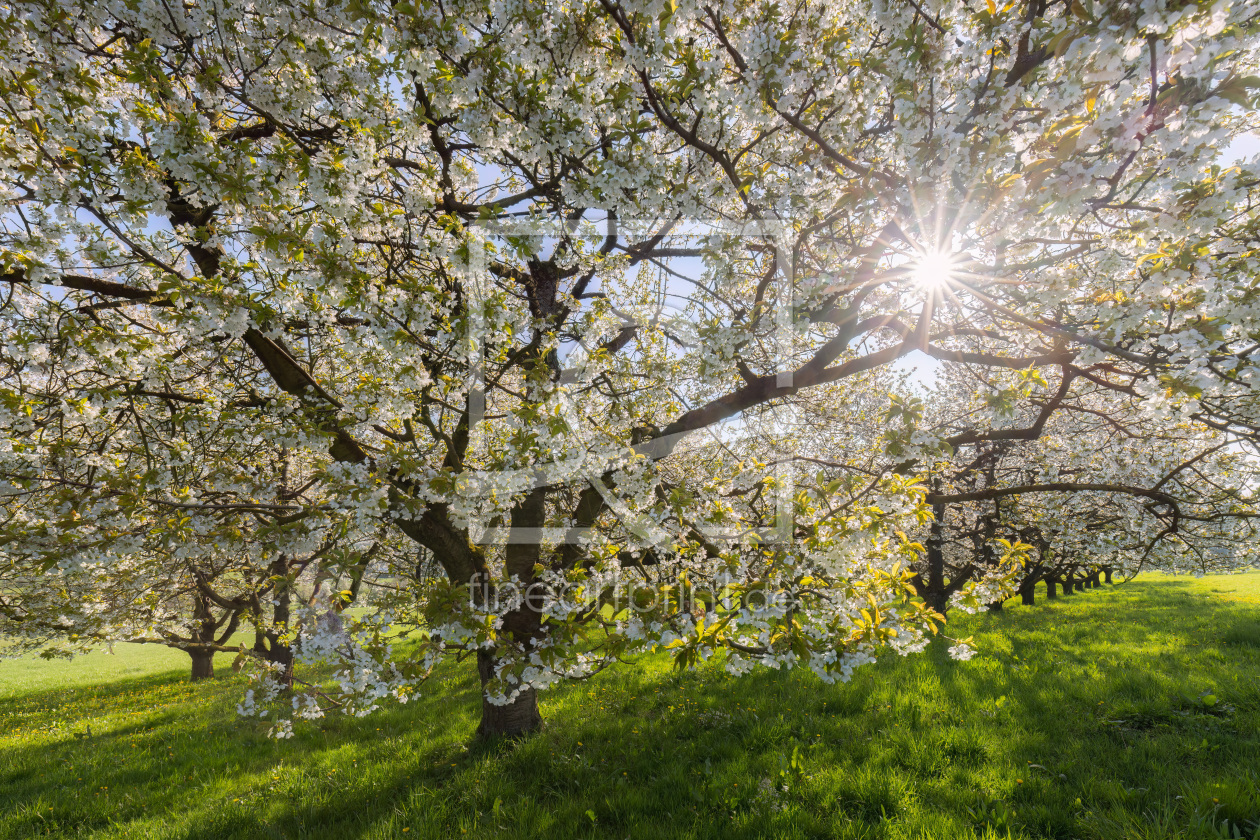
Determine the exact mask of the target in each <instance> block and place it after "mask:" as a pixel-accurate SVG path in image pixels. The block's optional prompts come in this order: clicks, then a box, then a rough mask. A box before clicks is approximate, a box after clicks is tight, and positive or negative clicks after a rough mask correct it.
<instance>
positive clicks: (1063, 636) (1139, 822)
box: [0, 573, 1260, 840]
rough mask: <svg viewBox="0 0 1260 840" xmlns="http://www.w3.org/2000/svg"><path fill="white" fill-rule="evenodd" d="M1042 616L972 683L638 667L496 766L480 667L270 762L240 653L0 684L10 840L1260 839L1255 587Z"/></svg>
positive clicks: (915, 674) (939, 669)
mask: <svg viewBox="0 0 1260 840" xmlns="http://www.w3.org/2000/svg"><path fill="white" fill-rule="evenodd" d="M1038 595H1039V603H1038V605H1037V606H1036V607H1032V608H1029V607H1021V606H1015V605H1011V604H1008V606H1007V608H1006V609H1005V610H1003V611H1002V612H1001V613H998V614H981V615H975V616H965V615H962V614H959V615H958V616H957V617H956V618H955V619H953V620H951V622H950V628H949V630H950V633H951V635H963V636H966V635H972V636H974V637H975V639H976V641H977V642H978V644H979V647H980V653H979V654H978V655H977V656H976V657H975V658H973V659H972V660H971V661H969V662H955V661H952V660H950V659H949V658H948V656H947V655H946V654H945V651H944V646H943V645H941V646H936V645H934V646H933V648H932V649H930V650H929V651H928V652H927V653H925V654H923V655H920V656H916V657H910V658H904V659H903V658H900V657H897V656H896V655H895V654H894V655H889V656H886V657H884V658H882V659H881V661H880V662H878V663H877V664H875V665H872V666H869V667H866V668H863V669H860V670H859V671H858V673H857V674H856V675H855V677H854V679H853V681H852V682H851V683H849V684H847V685H835V686H827V685H824V684H822V683H821V682H819V681H818V680H816V679H815V678H814V677H813V676H812V675H809V674H806V673H776V672H759V673H754V674H751V675H748V676H745V677H739V678H734V677H729V676H727V675H725V674H724V673H723V672H722V671H721V669H720V667H718V666H716V665H714V664H710V665H706V666H704V667H702V668H701V669H700V670H698V671H696V672H693V673H677V672H675V671H673V670H672V669H671V667H670V663H669V661H668V660H667V659H666V658H664V657H649V658H646V659H643V660H640V661H639V662H638V663H636V664H635V665H634V666H626V667H622V668H620V669H617V670H610V671H608V672H605V673H604V674H601V675H599V676H598V677H596V678H594V679H592V680H590V681H588V682H585V683H577V684H572V685H568V686H565V687H563V688H559V689H556V690H552V691H549V692H547V693H546V694H545V695H543V700H542V706H543V714H544V717H545V718H546V720H547V727H546V729H545V730H544V731H543V732H542V733H540V734H538V735H536V736H532V737H529V738H526V739H523V740H521V741H519V742H516V743H507V744H480V743H475V742H473V741H472V733H473V730H474V728H475V726H476V722H477V712H478V704H479V701H478V694H477V688H476V680H475V675H474V673H473V668H472V665H471V663H466V664H465V665H462V666H459V667H454V666H452V667H451V668H450V669H448V670H446V671H444V672H443V673H442V674H441V675H440V676H439V677H438V678H436V679H435V681H434V682H433V683H431V684H430V686H429V688H428V691H427V692H426V693H425V696H424V697H423V698H422V699H420V700H419V701H416V702H414V703H412V704H410V705H408V706H402V707H400V706H390V707H387V708H385V709H384V710H383V711H381V712H379V713H377V714H375V715H372V716H369V717H366V718H362V719H342V718H335V717H334V718H329V719H327V720H325V721H322V722H319V723H315V724H304V725H299V726H296V727H295V729H296V735H295V737H293V738H292V739H291V740H287V741H281V742H276V741H272V740H269V739H267V738H266V737H265V730H266V725H265V724H264V723H260V722H258V721H247V720H242V719H240V718H238V717H237V716H236V714H235V705H236V703H237V702H238V700H239V698H240V694H241V680H240V678H239V677H237V676H235V675H233V674H232V672H231V671H230V669H229V668H228V667H227V665H228V662H229V658H228V657H226V656H225V657H223V659H222V661H221V662H220V663H218V666H219V667H218V670H219V672H220V673H221V674H226V675H227V676H221V677H219V678H218V679H216V680H215V681H213V682H212V683H208V684H207V683H200V684H196V685H194V684H191V683H189V682H188V675H187V668H188V665H187V658H186V657H184V656H183V655H182V654H179V653H178V652H170V651H166V650H161V649H156V648H148V647H127V646H120V647H119V648H118V649H117V650H116V653H115V654H114V655H113V656H110V655H107V654H104V653H95V654H92V655H90V656H87V657H83V658H80V659H78V660H74V661H72V662H43V661H35V660H21V661H0V837H3V838H28V837H45V836H48V837H67V838H188V840H212V838H213V840H218V839H219V838H319V839H320V840H325V838H351V837H353V838H416V837H421V838H465V837H467V838H497V837H502V838H513V840H523V838H544V837H545V838H582V839H583V840H585V838H618V840H620V838H627V837H629V838H634V840H639V838H726V839H727V840H729V839H730V838H946V839H947V840H952V839H953V838H1081V839H1082V840H1086V839H1087V838H1098V840H1104V838H1105V839H1106V840H1110V839H1111V838H1116V840H1120V838H1124V840H1157V839H1158V840H1165V838H1167V839H1168V840H1171V838H1192V839H1193V838H1221V837H1225V838H1238V837H1245V838H1260V573H1253V574H1249V575H1242V576H1233V577H1211V578H1203V579H1199V580H1194V579H1190V578H1165V577H1161V576H1151V577H1145V578H1142V579H1139V580H1137V581H1133V582H1131V583H1128V584H1124V585H1122V586H1117V587H1104V588H1102V589H1098V590H1093V591H1088V592H1084V593H1079V594H1077V595H1074V596H1071V597H1066V598H1065V597H1060V598H1059V599H1057V600H1055V601H1049V602H1047V601H1045V600H1044V599H1043V598H1041V592H1039V593H1038Z"/></svg>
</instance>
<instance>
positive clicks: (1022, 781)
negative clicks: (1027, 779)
mask: <svg viewBox="0 0 1260 840" xmlns="http://www.w3.org/2000/svg"><path fill="white" fill-rule="evenodd" d="M1023 783H1024V780H1023V779H1016V780H1015V784H1017V785H1022V784H1023Z"/></svg>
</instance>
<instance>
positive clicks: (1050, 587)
mask: <svg viewBox="0 0 1260 840" xmlns="http://www.w3.org/2000/svg"><path fill="white" fill-rule="evenodd" d="M1056 586H1058V581H1056V580H1055V579H1054V578H1052V577H1048V578H1046V597H1047V598H1058V597H1059V593H1058V592H1056V591H1055V587H1056Z"/></svg>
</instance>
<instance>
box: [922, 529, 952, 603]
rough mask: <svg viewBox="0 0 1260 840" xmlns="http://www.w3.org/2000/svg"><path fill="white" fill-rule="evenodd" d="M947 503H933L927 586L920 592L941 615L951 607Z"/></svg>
mask: <svg viewBox="0 0 1260 840" xmlns="http://www.w3.org/2000/svg"><path fill="white" fill-rule="evenodd" d="M944 530H945V505H942V504H936V505H932V524H931V525H930V526H929V530H928V539H927V546H926V547H927V586H926V587H924V590H923V591H922V592H920V593H919V597H921V598H922V599H923V602H924V603H925V604H927V605H928V606H929V607H931V608H932V609H934V610H936V611H937V612H938V613H940V614H941V615H945V613H946V611H947V610H948V609H949V593H948V592H946V591H945V552H944V547H943V546H942V543H943V542H944Z"/></svg>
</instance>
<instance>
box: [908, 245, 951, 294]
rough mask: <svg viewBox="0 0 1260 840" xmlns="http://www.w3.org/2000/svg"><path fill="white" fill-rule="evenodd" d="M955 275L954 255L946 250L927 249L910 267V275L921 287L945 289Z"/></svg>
mask: <svg viewBox="0 0 1260 840" xmlns="http://www.w3.org/2000/svg"><path fill="white" fill-rule="evenodd" d="M953 275H954V257H953V255H952V254H949V253H946V252H945V251H936V250H932V251H925V252H924V253H923V255H922V256H921V257H919V259H918V260H916V261H915V263H914V265H913V267H912V268H911V269H910V277H911V279H913V280H914V284H915V285H916V286H918V287H919V288H920V289H943V288H944V287H946V286H948V285H949V281H950V280H951V279H952V278H953Z"/></svg>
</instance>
